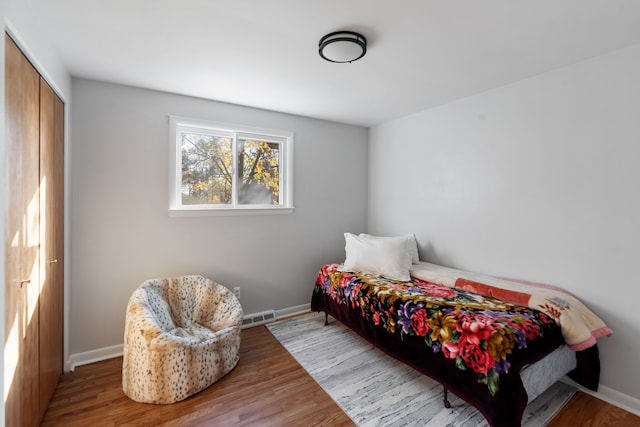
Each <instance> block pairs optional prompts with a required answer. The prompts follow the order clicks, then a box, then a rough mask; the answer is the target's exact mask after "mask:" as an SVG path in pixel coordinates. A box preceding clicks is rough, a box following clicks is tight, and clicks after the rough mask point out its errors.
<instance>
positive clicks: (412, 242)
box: [359, 233, 420, 264]
mask: <svg viewBox="0 0 640 427" xmlns="http://www.w3.org/2000/svg"><path fill="white" fill-rule="evenodd" d="M359 237H362V238H365V239H400V240H403V241H405V242H406V245H407V251H408V252H409V256H410V257H411V263H412V264H417V263H419V262H420V257H419V256H418V243H417V242H416V235H415V234H413V233H410V234H405V235H403V236H394V237H378V236H372V235H370V234H365V233H360V234H359Z"/></svg>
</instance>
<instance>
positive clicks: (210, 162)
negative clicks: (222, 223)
mask: <svg viewBox="0 0 640 427" xmlns="http://www.w3.org/2000/svg"><path fill="white" fill-rule="evenodd" d="M181 141H182V142H181V150H182V204H183V205H229V204H231V202H232V195H231V184H232V182H233V175H232V174H233V151H232V149H231V147H232V139H231V138H229V137H223V136H216V135H207V134H197V133H191V132H181Z"/></svg>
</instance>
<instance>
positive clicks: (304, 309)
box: [276, 304, 311, 319]
mask: <svg viewBox="0 0 640 427" xmlns="http://www.w3.org/2000/svg"><path fill="white" fill-rule="evenodd" d="M310 310H311V304H302V305H296V306H295V307H289V308H283V309H281V310H276V319H281V318H283V317H288V316H295V315H296V314H303V313H308V312H309V311H310Z"/></svg>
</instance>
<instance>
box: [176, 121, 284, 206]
mask: <svg viewBox="0 0 640 427" xmlns="http://www.w3.org/2000/svg"><path fill="white" fill-rule="evenodd" d="M174 135H175V138H176V139H175V141H176V144H177V147H176V148H177V149H176V151H175V152H176V155H177V158H176V160H177V162H176V167H177V168H179V169H178V170H177V171H176V172H177V182H176V191H177V192H178V193H179V194H176V200H175V204H176V206H178V207H179V208H182V209H189V208H205V207H210V208H240V209H241V208H252V207H254V208H268V207H288V206H287V204H286V202H287V201H286V200H285V197H284V196H285V191H284V190H285V189H286V188H284V187H285V186H286V185H287V184H288V183H287V182H286V180H285V178H286V174H285V173H284V171H285V168H286V166H287V165H286V157H285V151H286V149H287V148H290V143H291V137H286V136H285V137H283V136H279V135H275V136H274V135H268V134H265V135H261V134H258V133H249V132H235V131H228V130H217V129H209V128H204V127H202V128H200V127H194V126H182V125H179V124H177V125H175V134H174ZM287 143H289V147H288V146H287ZM289 167H290V166H289Z"/></svg>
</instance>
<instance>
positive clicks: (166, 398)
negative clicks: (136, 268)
mask: <svg viewBox="0 0 640 427" xmlns="http://www.w3.org/2000/svg"><path fill="white" fill-rule="evenodd" d="M242 316H243V312H242V307H241V306H240V302H239V301H238V299H237V298H236V297H235V295H233V293H232V292H231V291H229V290H228V289H227V288H226V287H224V286H222V285H220V284H218V283H215V282H213V281H211V280H209V279H207V278H206V277H203V276H197V275H193V276H182V277H176V278H167V279H153V280H148V281H146V282H144V283H143V284H142V285H140V286H139V287H138V288H137V289H136V290H135V291H134V292H133V294H132V295H131V297H130V298H129V303H128V305H127V314H126V323H125V333H124V355H123V362H122V388H123V390H124V393H125V394H126V395H127V396H129V398H131V399H132V400H135V401H137V402H144V403H162V404H164V403H174V402H178V401H180V400H183V399H186V398H187V397H189V396H191V395H193V394H195V393H197V392H199V391H201V390H203V389H205V388H207V387H209V386H210V385H211V384H213V383H214V382H216V381H217V380H218V379H220V378H222V377H223V376H224V375H226V374H227V373H228V372H229V371H231V370H232V369H233V368H234V367H235V366H236V364H237V363H238V360H239V359H240V353H239V350H240V330H241V328H242Z"/></svg>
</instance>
